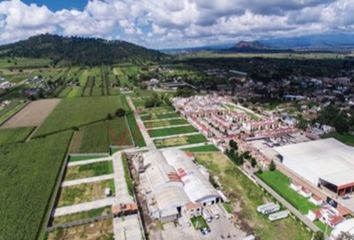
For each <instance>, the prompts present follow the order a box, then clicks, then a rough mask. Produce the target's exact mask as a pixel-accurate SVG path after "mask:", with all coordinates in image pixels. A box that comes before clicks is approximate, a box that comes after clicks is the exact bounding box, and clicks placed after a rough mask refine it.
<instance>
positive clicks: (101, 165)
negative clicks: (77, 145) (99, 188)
mask: <svg viewBox="0 0 354 240" xmlns="http://www.w3.org/2000/svg"><path fill="white" fill-rule="evenodd" d="M111 173H113V164H112V161H105V162H96V163H91V164H85V165H77V166H71V167H68V168H67V170H66V175H65V179H64V181H68V180H73V179H80V178H89V177H95V176H100V175H105V174H111Z"/></svg>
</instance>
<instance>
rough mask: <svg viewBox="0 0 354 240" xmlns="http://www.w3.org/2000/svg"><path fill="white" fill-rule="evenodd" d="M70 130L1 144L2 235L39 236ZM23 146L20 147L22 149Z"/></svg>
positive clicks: (0, 232)
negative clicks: (39, 137) (22, 141)
mask: <svg viewBox="0 0 354 240" xmlns="http://www.w3.org/2000/svg"><path fill="white" fill-rule="evenodd" d="M70 138H71V132H66V133H60V134H55V135H53V136H48V137H46V138H41V139H38V140H32V141H30V142H26V143H18V144H11V145H6V146H2V147H0V165H1V168H0V189H1V195H0V205H1V206H6V207H5V208H2V210H1V218H0V226H1V228H0V239H37V236H38V235H37V233H38V232H42V230H44V229H42V228H41V227H42V221H43V218H44V216H45V214H46V212H47V211H48V209H47V206H48V203H49V201H50V198H51V196H52V194H53V188H54V186H55V183H56V182H57V178H58V174H59V170H60V168H61V166H62V164H63V160H64V157H65V153H66V150H67V146H68V144H69V141H70ZM19 150H21V151H19Z"/></svg>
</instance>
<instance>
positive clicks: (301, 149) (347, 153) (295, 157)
mask: <svg viewBox="0 0 354 240" xmlns="http://www.w3.org/2000/svg"><path fill="white" fill-rule="evenodd" d="M274 149H275V150H276V151H277V152H278V153H279V160H280V161H281V162H282V163H283V164H284V165H285V166H286V167H288V168H289V169H291V170H292V171H294V172H295V173H296V174H298V175H299V176H301V177H303V178H304V179H306V180H308V181H309V182H311V183H312V184H314V185H316V186H318V187H323V188H327V189H328V190H330V191H332V192H334V193H336V194H338V195H339V196H343V195H345V194H351V193H353V192H354V147H350V146H347V145H345V144H343V143H341V142H339V141H337V140H336V139H334V138H328V139H321V140H317V141H311V142H304V143H298V144H292V145H287V146H283V147H276V148H274Z"/></svg>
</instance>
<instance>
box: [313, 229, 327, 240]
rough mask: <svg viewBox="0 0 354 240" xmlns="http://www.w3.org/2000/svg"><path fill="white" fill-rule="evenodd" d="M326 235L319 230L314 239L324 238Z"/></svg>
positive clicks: (320, 239) (321, 239) (322, 239)
mask: <svg viewBox="0 0 354 240" xmlns="http://www.w3.org/2000/svg"><path fill="white" fill-rule="evenodd" d="M324 239H325V236H324V234H323V232H321V231H318V232H316V233H315V236H314V237H313V240H324Z"/></svg>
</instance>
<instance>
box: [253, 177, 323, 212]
mask: <svg viewBox="0 0 354 240" xmlns="http://www.w3.org/2000/svg"><path fill="white" fill-rule="evenodd" d="M258 177H259V178H260V179H262V180H263V181H264V182H265V183H266V184H268V185H269V186H270V187H271V188H273V189H274V190H275V191H276V192H277V193H279V194H280V195H281V196H282V197H283V198H284V199H285V200H287V201H288V202H289V203H290V204H291V205H293V206H294V207H295V208H296V209H298V210H299V211H300V212H301V213H303V214H307V213H308V211H309V210H313V209H316V208H317V207H316V205H314V204H313V203H311V202H310V201H308V199H306V198H305V197H303V196H301V195H300V194H298V193H297V192H295V191H294V190H293V189H291V188H290V179H289V178H288V177H287V176H285V175H284V174H282V173H281V172H279V171H278V170H275V171H268V172H263V173H262V174H258Z"/></svg>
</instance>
